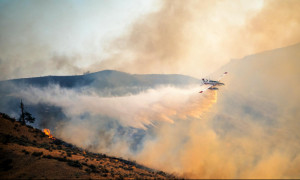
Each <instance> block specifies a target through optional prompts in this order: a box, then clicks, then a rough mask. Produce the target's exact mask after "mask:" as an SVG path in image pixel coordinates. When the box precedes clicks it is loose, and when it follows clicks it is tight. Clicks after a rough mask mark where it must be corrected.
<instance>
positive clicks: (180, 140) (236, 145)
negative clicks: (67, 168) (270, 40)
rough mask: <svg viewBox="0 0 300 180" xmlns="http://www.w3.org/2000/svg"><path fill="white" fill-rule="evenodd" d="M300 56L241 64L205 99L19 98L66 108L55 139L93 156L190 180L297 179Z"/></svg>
mask: <svg viewBox="0 0 300 180" xmlns="http://www.w3.org/2000/svg"><path fill="white" fill-rule="evenodd" d="M299 49H300V46H299V44H298V45H295V46H290V47H287V48H282V49H277V50H273V51H267V52H264V53H261V54H258V55H252V56H248V57H246V58H244V59H241V60H234V61H232V62H231V63H229V64H228V65H226V66H224V67H223V68H222V69H221V70H220V71H223V70H224V69H226V70H228V71H229V75H228V76H227V77H225V78H224V79H222V80H223V81H224V83H225V84H226V85H225V86H222V87H220V90H219V91H206V92H205V93H204V94H199V93H198V91H199V90H201V87H195V86H193V87H188V88H187V87H186V88H175V87H171V86H166V87H160V88H155V89H148V90H146V91H143V92H140V93H138V94H132V95H130V94H126V95H123V96H115V97H113V96H112V97H102V96H100V95H99V94H98V93H95V92H94V91H93V90H86V91H79V90H76V89H64V88H60V87H59V86H56V85H53V86H51V87H45V88H42V89H40V88H36V87H30V88H28V89H24V90H23V91H22V92H21V93H20V94H19V95H20V96H22V97H24V98H25V100H26V102H28V103H30V104H39V103H42V104H49V105H51V106H58V107H61V109H62V112H63V113H64V114H65V115H66V118H65V120H64V121H59V122H56V123H55V124H56V126H55V128H54V129H53V130H54V134H55V135H56V136H58V137H60V138H62V139H64V140H67V141H69V142H72V143H74V144H76V145H78V146H81V147H83V148H86V149H88V150H91V151H97V152H101V153H108V154H110V155H115V156H121V157H124V158H130V159H134V160H137V161H138V162H140V163H142V164H144V165H147V166H149V167H152V168H156V169H161V170H165V171H167V172H170V173H175V174H176V175H179V176H183V177H186V178H297V177H299V164H300V145H299V143H298V139H299V137H300V134H299V131H298V129H299V128H300V127H299V121H298V120H299V117H300V114H299V111H298V109H299V108H300V107H299V103H298V99H299V94H298V92H299V90H300V89H299V87H300V84H299V82H296V81H295V77H300V75H299V70H298V69H297V67H298V65H299V61H298V59H299V57H300V54H299V52H300V51H299ZM253 72H255V73H253ZM290 84H293V88H290V87H291V86H290ZM25 100H24V101H25ZM46 120H47V119H45V120H43V121H46Z"/></svg>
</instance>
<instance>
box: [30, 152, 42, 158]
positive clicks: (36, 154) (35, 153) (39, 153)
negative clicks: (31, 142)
mask: <svg viewBox="0 0 300 180" xmlns="http://www.w3.org/2000/svg"><path fill="white" fill-rule="evenodd" d="M32 155H33V156H36V157H39V156H41V155H43V152H33V153H32Z"/></svg>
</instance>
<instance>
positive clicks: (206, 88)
mask: <svg viewBox="0 0 300 180" xmlns="http://www.w3.org/2000/svg"><path fill="white" fill-rule="evenodd" d="M212 86H213V85H211V84H210V85H208V86H207V87H205V88H204V89H202V90H201V91H200V92H199V93H203V92H204V91H206V90H208V88H210V87H212Z"/></svg>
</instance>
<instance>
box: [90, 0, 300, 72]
mask: <svg viewBox="0 0 300 180" xmlns="http://www.w3.org/2000/svg"><path fill="white" fill-rule="evenodd" d="M299 7H300V3H299V1H297V0H288V1H277V0H274V1H251V2H250V1H239V2H233V1H163V2H162V8H161V9H160V10H159V11H156V12H153V13H151V14H149V15H146V16H143V17H141V18H140V19H139V21H137V22H136V23H134V24H133V25H132V27H131V29H130V30H129V31H128V33H127V34H126V35H124V36H121V37H120V38H118V39H116V40H115V41H113V42H112V44H110V45H108V46H107V49H106V52H111V53H109V54H111V56H110V57H109V58H107V59H104V60H103V61H101V62H99V63H96V64H95V65H94V66H93V67H94V68H92V67H91V68H92V69H93V70H94V71H95V70H97V68H98V69H99V68H101V69H105V68H113V69H117V70H121V71H126V72H131V73H180V74H187V75H191V76H194V77H203V76H204V75H208V74H210V73H213V72H214V71H216V70H217V69H219V68H220V67H221V66H223V65H224V64H226V63H228V62H229V61H230V59H232V58H241V57H244V56H246V55H249V54H254V53H258V52H262V51H265V50H270V49H275V48H280V47H284V46H288V45H292V44H296V43H298V42H299V41H300V33H299V32H300V31H299V28H300V23H299V16H300V13H299V11H298V10H297V9H299Z"/></svg>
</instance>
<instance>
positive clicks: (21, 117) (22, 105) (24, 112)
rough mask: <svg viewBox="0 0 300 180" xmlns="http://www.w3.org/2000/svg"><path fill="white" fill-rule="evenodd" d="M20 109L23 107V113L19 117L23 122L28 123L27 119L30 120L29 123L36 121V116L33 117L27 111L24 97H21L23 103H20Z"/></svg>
mask: <svg viewBox="0 0 300 180" xmlns="http://www.w3.org/2000/svg"><path fill="white" fill-rule="evenodd" d="M20 109H21V115H20V117H19V121H20V122H21V123H22V124H26V121H27V122H29V123H34V121H35V118H34V117H32V115H31V114H30V113H29V112H27V111H25V110H24V109H25V108H24V104H23V102H22V99H21V103H20Z"/></svg>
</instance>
